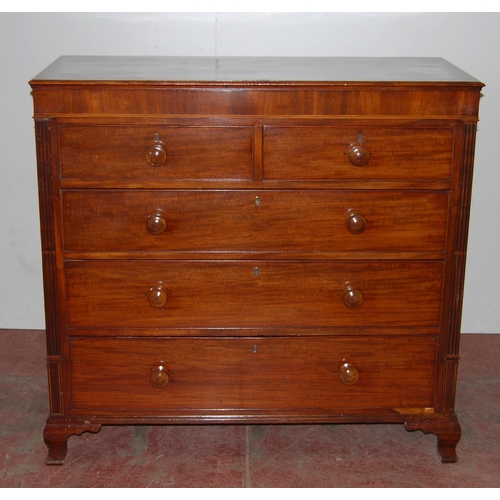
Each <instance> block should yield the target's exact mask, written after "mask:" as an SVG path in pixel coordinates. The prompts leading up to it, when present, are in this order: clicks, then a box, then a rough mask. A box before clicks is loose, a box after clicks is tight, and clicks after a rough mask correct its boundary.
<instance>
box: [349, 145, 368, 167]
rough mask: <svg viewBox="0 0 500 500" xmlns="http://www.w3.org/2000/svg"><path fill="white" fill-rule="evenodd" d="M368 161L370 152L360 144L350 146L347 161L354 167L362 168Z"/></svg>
mask: <svg viewBox="0 0 500 500" xmlns="http://www.w3.org/2000/svg"><path fill="white" fill-rule="evenodd" d="M369 159H370V152H369V151H368V149H366V148H365V147H364V146H361V144H356V145H354V146H351V149H349V160H350V161H351V163H352V164H353V165H355V166H356V167H362V166H363V165H366V164H367V163H368V160H369Z"/></svg>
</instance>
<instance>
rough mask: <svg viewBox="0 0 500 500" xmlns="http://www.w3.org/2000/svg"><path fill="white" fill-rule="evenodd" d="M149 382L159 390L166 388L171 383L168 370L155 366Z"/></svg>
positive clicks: (161, 366)
mask: <svg viewBox="0 0 500 500" xmlns="http://www.w3.org/2000/svg"><path fill="white" fill-rule="evenodd" d="M149 381H150V382H151V385H152V386H153V387H156V388H157V389H162V388H163V387H165V386H166V385H167V384H168V382H169V381H170V378H169V376H168V373H167V370H166V368H165V367H164V366H163V365H159V366H155V367H154V368H153V369H152V370H151V374H150V376H149Z"/></svg>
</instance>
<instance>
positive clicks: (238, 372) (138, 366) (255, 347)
mask: <svg viewBox="0 0 500 500" xmlns="http://www.w3.org/2000/svg"><path fill="white" fill-rule="evenodd" d="M361 340H362V341H361ZM69 350H70V358H71V366H70V381H71V406H72V410H73V411H74V412H75V413H78V412H79V411H80V412H83V413H84V412H92V414H99V413H100V412H102V413H105V412H106V411H108V410H109V411H117V410H120V411H121V410H124V411H130V412H132V413H133V412H134V411H139V412H140V411H141V410H144V411H147V410H150V411H154V410H161V411H162V415H168V414H169V410H172V411H176V410H183V409H188V410H189V409H191V410H198V411H203V410H205V411H207V410H218V411H224V410H225V411H231V410H238V411H247V410H264V411H266V410H268V411H273V410H274V411H276V410H280V411H282V412H286V411H290V412H307V411H309V410H311V409H316V410H323V411H331V412H334V411H342V412H349V410H355V409H362V408H402V407H406V408H416V407H421V408H426V407H432V406H433V404H434V401H433V397H434V375H435V365H436V338H435V337H432V336H423V337H422V336H420V337H418V338H411V339H409V338H407V337H405V338H401V337H393V338H380V337H364V338H363V339H359V338H357V339H352V338H349V337H340V338H308V339H297V338H281V339H274V338H239V339H234V338H232V339H203V338H198V339H172V338H155V339H151V338H148V339H137V338H113V339H107V338H85V337H83V338H70V339H69ZM132 413H131V414H132ZM121 415H122V416H123V415H124V414H123V413H121Z"/></svg>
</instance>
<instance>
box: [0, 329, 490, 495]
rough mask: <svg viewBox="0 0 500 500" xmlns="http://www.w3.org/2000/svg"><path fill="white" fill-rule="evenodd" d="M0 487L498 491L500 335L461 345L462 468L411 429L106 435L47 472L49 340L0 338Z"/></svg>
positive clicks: (119, 431) (12, 334) (159, 429)
mask: <svg viewBox="0 0 500 500" xmlns="http://www.w3.org/2000/svg"><path fill="white" fill-rule="evenodd" d="M0 345H1V346H2V349H1V351H0V397H1V399H0V460H1V467H0V487H3V488H12V487H24V488H32V487H52V488H55V487H70V488H73V487H129V488H132V487H140V488H142V487H174V488H180V487H184V488H188V487H201V488H209V487H219V488H222V487H265V488H273V487H290V488H294V487H295V488H298V487H309V488H333V487H345V488H349V487H359V488H362V487H391V488H392V487H428V488H432V487H436V488H438V487H464V488H465V487H478V488H480V487H490V488H498V487H500V335H462V353H461V362H460V370H459V383H458V389H457V413H458V415H459V418H460V422H461V425H462V439H461V441H460V443H459V444H458V447H457V451H458V455H459V461H458V463H456V464H441V463H440V462H439V459H438V456H437V453H436V437H435V436H433V435H425V434H423V433H422V432H420V431H416V432H407V431H406V430H405V429H404V427H403V426H402V425H394V424H392V425H262V426H259V425H255V426H243V425H241V426H233V425H220V426H214V425H209V426H135V427H134V426H103V427H102V429H101V430H100V432H99V433H97V434H91V433H85V434H83V435H82V436H81V437H71V438H70V440H69V445H68V446H69V455H68V458H67V461H66V464H65V465H64V466H62V467H61V466H47V465H45V464H44V460H45V454H46V450H45V445H44V443H43V441H42V431H43V427H44V422H45V418H46V416H47V412H48V407H47V389H46V380H45V364H44V358H45V352H44V350H45V344H44V333H43V332H42V331H33V330H0Z"/></svg>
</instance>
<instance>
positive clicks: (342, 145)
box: [264, 126, 453, 181]
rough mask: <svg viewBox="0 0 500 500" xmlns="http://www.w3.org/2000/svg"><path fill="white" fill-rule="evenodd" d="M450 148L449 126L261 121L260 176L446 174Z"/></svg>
mask: <svg viewBox="0 0 500 500" xmlns="http://www.w3.org/2000/svg"><path fill="white" fill-rule="evenodd" d="M452 152H453V129H451V128H450V129H444V128H443V129H441V128H440V129H437V128H436V129H432V128H429V129H420V128H404V127H384V126H381V127H363V126H360V127H354V126H352V127H274V126H266V127H264V178H265V179H267V180H279V179H281V180H353V181H354V180H357V181H363V180H370V181H377V180H379V181H382V180H385V181H391V180H398V181H412V180H413V181H415V180H446V179H449V178H450V173H451V166H452ZM353 161H354V162H355V163H356V164H353ZM365 161H366V163H365ZM357 164H362V165H357Z"/></svg>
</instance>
